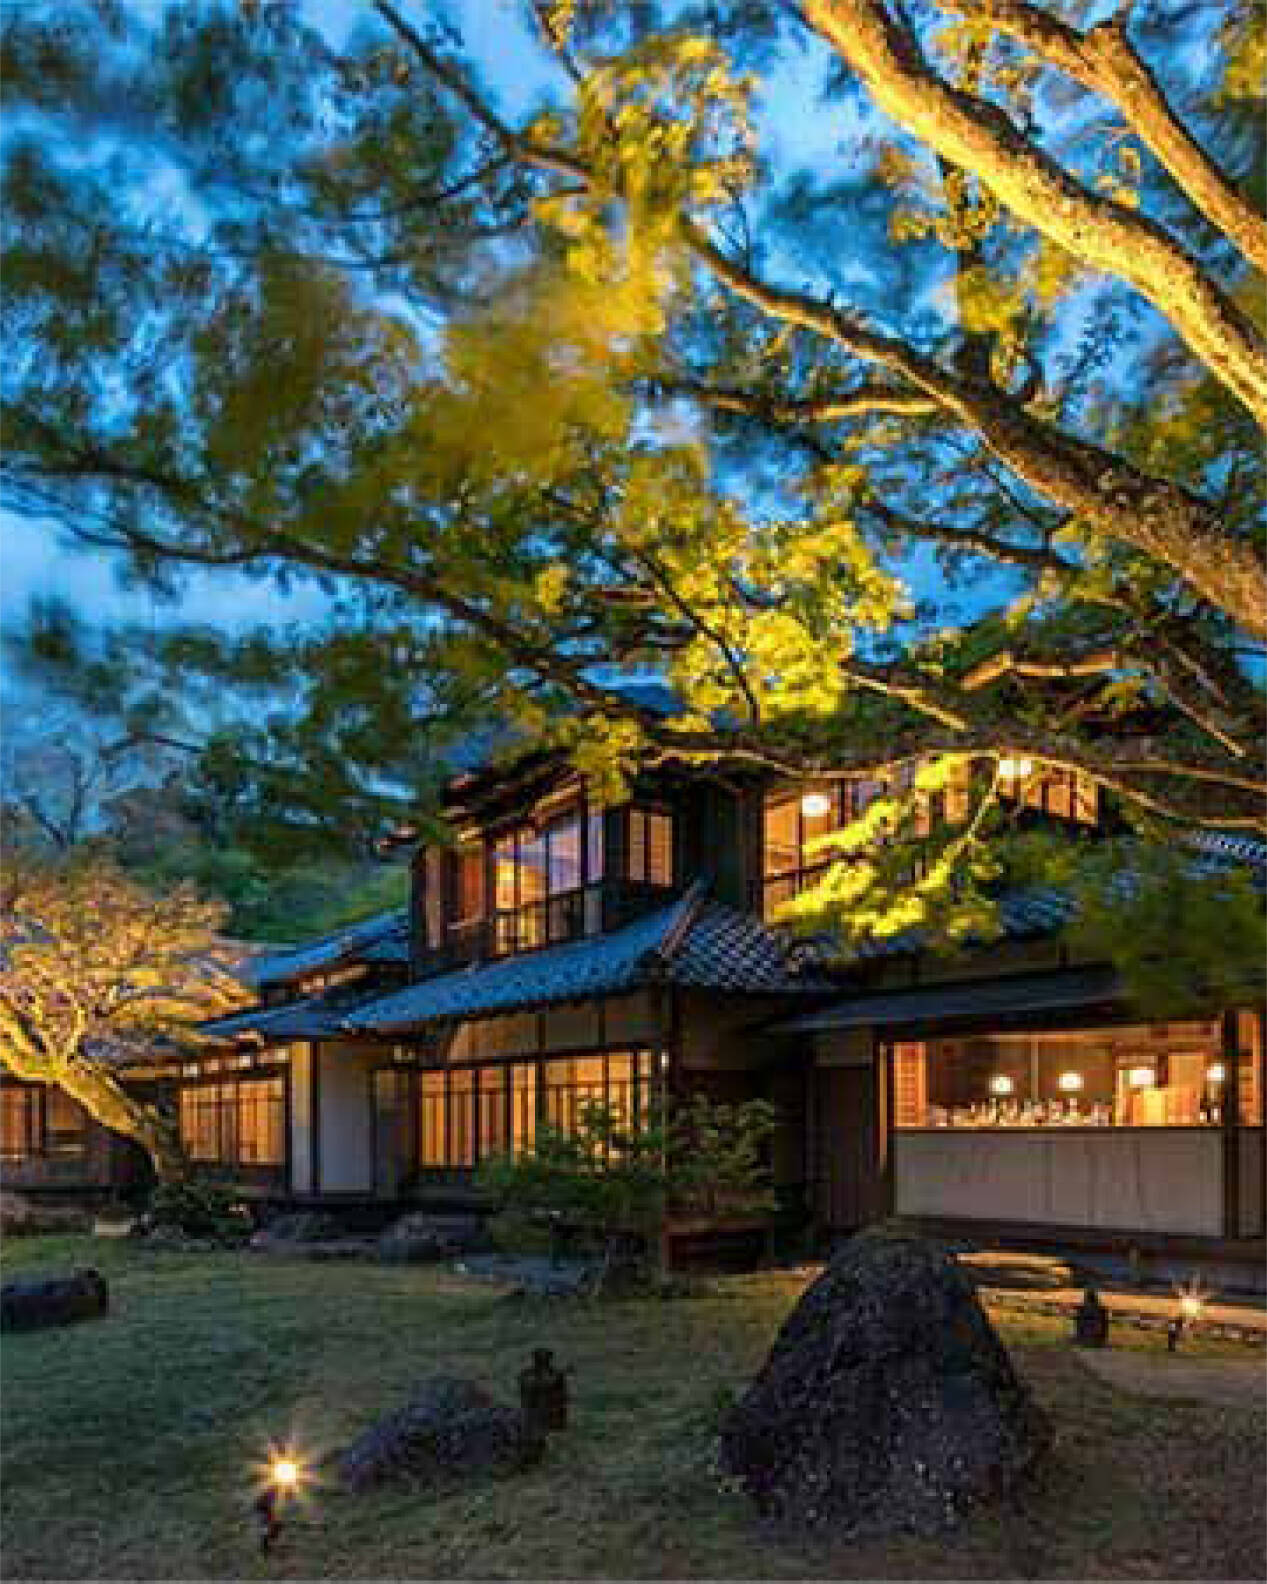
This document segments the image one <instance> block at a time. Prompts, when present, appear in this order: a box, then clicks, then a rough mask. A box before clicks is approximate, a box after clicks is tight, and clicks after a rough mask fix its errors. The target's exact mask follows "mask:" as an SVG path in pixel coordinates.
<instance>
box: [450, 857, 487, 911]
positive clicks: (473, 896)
mask: <svg viewBox="0 0 1267 1584" xmlns="http://www.w3.org/2000/svg"><path fill="white" fill-rule="evenodd" d="M454 869H455V874H454V881H455V884H454V907H455V910H456V914H457V917H456V922H457V923H459V924H465V923H470V922H471V921H472V920H475V919H482V918H483V917H484V849H483V847H482V846H474V847H463V848H461V849H460V850H459V851H458V853H457V855H456V858H455V860H454Z"/></svg>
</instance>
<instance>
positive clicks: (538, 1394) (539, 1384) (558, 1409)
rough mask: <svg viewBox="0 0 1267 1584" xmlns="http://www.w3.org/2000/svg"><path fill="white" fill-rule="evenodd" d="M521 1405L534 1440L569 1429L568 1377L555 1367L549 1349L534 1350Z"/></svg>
mask: <svg viewBox="0 0 1267 1584" xmlns="http://www.w3.org/2000/svg"><path fill="white" fill-rule="evenodd" d="M519 1403H520V1407H521V1408H522V1409H523V1416H524V1423H525V1425H526V1427H527V1429H528V1433H529V1435H530V1436H531V1437H533V1438H534V1439H538V1438H539V1439H541V1440H544V1439H545V1437H546V1435H547V1434H548V1433H549V1432H550V1431H551V1430H566V1429H567V1423H568V1383H567V1376H566V1375H565V1374H564V1372H563V1371H562V1370H561V1369H559V1368H557V1366H556V1365H555V1362H554V1354H553V1353H552V1352H551V1351H550V1349H549V1348H534V1350H533V1354H532V1362H531V1363H530V1364H529V1365H528V1367H527V1369H525V1370H523V1371H521V1373H520V1376H519Z"/></svg>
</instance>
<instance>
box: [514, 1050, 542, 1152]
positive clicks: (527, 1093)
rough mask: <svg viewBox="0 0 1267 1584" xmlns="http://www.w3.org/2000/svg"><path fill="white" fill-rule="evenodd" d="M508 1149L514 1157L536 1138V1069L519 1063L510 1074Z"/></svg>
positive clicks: (530, 1063) (532, 1065) (527, 1063)
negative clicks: (509, 1148)
mask: <svg viewBox="0 0 1267 1584" xmlns="http://www.w3.org/2000/svg"><path fill="white" fill-rule="evenodd" d="M510 1129H511V1131H510V1147H511V1152H512V1153H513V1154H515V1155H519V1154H521V1153H522V1152H523V1151H524V1150H528V1149H531V1148H532V1145H533V1143H534V1141H535V1139H536V1137H537V1068H536V1064H535V1063H532V1062H520V1063H518V1064H517V1065H516V1066H514V1067H512V1068H511V1074H510Z"/></svg>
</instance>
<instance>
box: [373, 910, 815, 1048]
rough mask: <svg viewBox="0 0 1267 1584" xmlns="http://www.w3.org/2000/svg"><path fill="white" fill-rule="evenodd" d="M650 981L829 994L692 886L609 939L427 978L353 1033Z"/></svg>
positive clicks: (777, 947)
mask: <svg viewBox="0 0 1267 1584" xmlns="http://www.w3.org/2000/svg"><path fill="white" fill-rule="evenodd" d="M650 984H674V985H681V986H687V987H693V988H698V989H710V990H730V991H735V992H741V993H748V994H778V993H789V992H791V993H794V992H797V991H802V990H806V989H818V990H820V991H821V990H822V989H823V988H824V985H823V984H822V982H821V981H820V982H817V983H814V982H810V981H807V980H806V979H805V978H804V977H803V976H802V975H799V974H798V973H797V972H796V971H795V967H794V964H793V962H792V960H791V957H790V954H789V952H788V950H787V948H786V947H785V946H784V944H783V943H782V942H781V941H780V940H779V938H778V937H777V936H776V935H775V934H773V932H772V931H770V930H768V929H767V928H766V927H765V925H764V924H762V923H761V922H760V920H758V919H756V918H754V917H752V915H750V914H747V913H741V912H739V911H738V910H737V909H735V908H730V907H726V906H724V905H723V904H721V903H719V902H711V901H708V900H706V899H705V898H704V896H703V894H702V891H701V890H700V889H699V888H694V889H692V891H690V892H688V893H687V895H686V896H684V897H682V898H681V899H680V900H679V901H677V902H674V903H672V904H671V905H670V906H668V907H664V908H660V909H658V910H657V911H656V912H654V913H649V914H647V915H646V916H645V917H643V918H640V919H636V920H635V921H634V922H633V923H631V924H626V925H624V926H623V927H622V928H620V929H617V930H612V931H611V932H610V933H609V934H606V935H596V936H593V937H591V938H590V939H587V940H578V941H570V942H568V943H567V944H566V945H562V946H551V947H547V948H545V949H544V950H542V951H535V952H528V953H525V954H523V955H522V956H518V957H506V958H503V959H502V960H501V961H499V962H493V963H485V964H482V965H477V966H473V967H470V968H462V969H458V970H457V971H456V972H453V973H447V974H441V975H439V976H438V977H436V978H434V979H424V980H422V981H421V982H420V983H418V984H413V985H410V986H409V987H408V988H407V989H404V990H399V991H396V992H395V993H394V994H392V995H388V996H384V997H382V998H381V999H380V1000H378V1001H375V1002H373V1003H371V1004H370V1005H369V1006H367V1007H364V1008H362V1009H361V1010H360V1011H358V1012H356V1013H355V1014H353V1015H352V1016H351V1017H349V1018H348V1019H347V1021H346V1027H347V1028H348V1029H356V1030H365V1031H373V1032H389V1031H393V1030H400V1029H407V1028H416V1027H419V1026H421V1025H423V1024H427V1023H434V1022H440V1021H443V1020H445V1019H448V1018H462V1017H477V1016H481V1015H484V1014H487V1013H492V1012H509V1011H513V1010H519V1009H521V1008H527V1007H534V1006H548V1005H550V1004H553V1003H558V1002H562V1001H577V1000H582V999H584V998H586V997H589V996H599V995H618V994H621V993H623V992H626V991H629V990H636V989H639V988H641V987H642V986H644V985H650Z"/></svg>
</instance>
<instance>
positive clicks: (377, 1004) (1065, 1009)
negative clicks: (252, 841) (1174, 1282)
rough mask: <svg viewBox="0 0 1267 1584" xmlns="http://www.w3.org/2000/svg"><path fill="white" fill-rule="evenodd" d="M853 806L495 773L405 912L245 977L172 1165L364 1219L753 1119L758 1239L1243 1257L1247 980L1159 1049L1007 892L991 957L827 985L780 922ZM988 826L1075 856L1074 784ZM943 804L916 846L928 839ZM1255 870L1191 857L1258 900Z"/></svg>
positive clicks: (1033, 789) (747, 785)
mask: <svg viewBox="0 0 1267 1584" xmlns="http://www.w3.org/2000/svg"><path fill="white" fill-rule="evenodd" d="M880 790H881V789H880V788H879V787H878V786H869V785H868V784H865V783H863V784H859V783H856V782H855V783H849V782H845V781H839V782H834V783H833V782H831V781H830V780H827V781H824V782H822V783H819V784H815V785H813V786H788V785H773V784H771V783H770V782H769V781H768V779H762V778H758V777H755V776H753V777H748V778H738V779H734V780H730V781H728V782H727V783H726V785H724V786H723V785H720V784H719V783H718V782H717V781H715V780H712V779H709V778H707V777H704V776H694V775H690V774H686V773H682V772H674V773H668V772H664V773H660V774H658V775H656V776H654V777H650V776H649V777H646V778H645V779H644V780H643V781H642V782H640V783H639V784H637V785H636V786H635V788H634V790H633V793H632V795H631V797H630V799H629V801H628V802H626V803H624V804H622V805H620V806H616V807H612V806H603V805H601V804H599V803H597V802H596V801H595V800H594V799H593V798H592V797H591V796H590V794H589V792H588V789H587V788H586V786H585V785H584V783H583V782H582V781H581V780H580V779H579V778H578V777H577V776H576V775H575V773H573V772H572V771H571V770H570V769H568V768H567V767H566V766H564V765H562V764H560V763H558V762H555V761H551V760H548V759H545V758H543V757H542V756H530V757H526V758H525V759H523V760H522V761H520V763H519V764H517V765H515V766H513V767H511V768H510V769H502V770H484V771H478V772H474V773H470V774H467V775H464V776H461V777H459V778H457V779H455V781H454V782H453V784H452V787H451V789H450V797H449V804H448V807H447V810H446V813H447V816H448V821H449V824H450V826H451V828H452V829H453V830H455V831H456V832H457V840H456V842H455V843H454V844H452V845H449V846H445V847H439V846H433V847H425V848H422V849H420V850H419V851H418V852H417V853H416V854H415V856H414V859H413V867H412V874H413V884H412V900H411V906H410V910H409V914H408V916H407V917H406V916H405V915H403V914H400V915H397V914H393V915H388V916H384V917H382V918H379V919H375V920H370V921H369V922H367V923H366V924H364V925H362V926H358V927H357V928H356V929H354V930H349V931H344V932H341V933H338V934H336V935H333V936H330V937H326V938H325V939H323V940H321V941H318V942H315V943H313V944H312V945H310V946H307V947H304V948H302V949H299V950H296V951H293V952H289V953H285V954H280V955H277V956H275V957H270V958H264V959H261V960H259V961H257V962H256V963H255V965H254V973H255V978H256V982H257V984H258V986H259V988H260V992H261V993H260V998H259V1004H258V1005H257V1006H256V1007H254V1008H252V1009H251V1010H250V1011H248V1012H245V1013H239V1014H235V1015H234V1016H233V1017H231V1018H226V1019H220V1020H219V1021H217V1022H216V1023H212V1024H208V1025H205V1027H204V1030H203V1033H204V1035H205V1037H206V1039H207V1041H208V1045H207V1054H206V1055H205V1056H204V1057H202V1058H201V1059H200V1060H199V1061H197V1062H196V1063H189V1064H187V1065H186V1068H185V1070H184V1072H183V1074H182V1077H181V1093H180V1118H181V1129H182V1135H183V1137H184V1141H185V1145H186V1148H187V1150H188V1151H189V1153H190V1155H191V1156H192V1157H193V1158H194V1159H195V1160H197V1161H199V1162H201V1163H202V1164H203V1165H204V1166H205V1168H206V1169H208V1170H211V1171H215V1172H218V1173H220V1174H221V1175H224V1176H226V1177H228V1178H230V1179H231V1180H233V1181H235V1182H237V1183H239V1184H240V1185H241V1186H242V1187H243V1188H244V1190H250V1191H253V1192H255V1193H257V1194H260V1195H262V1196H267V1197H270V1198H284V1199H287V1200H301V1201H329V1202H336V1201H337V1202H345V1203H362V1202H365V1203H369V1202H382V1201H396V1200H399V1199H402V1198H405V1199H408V1198H409V1197H410V1196H417V1195H424V1196H425V1195H426V1194H428V1193H429V1192H432V1193H434V1192H435V1191H436V1190H442V1189H445V1188H449V1189H451V1188H452V1187H453V1186H454V1185H456V1184H461V1183H464V1182H466V1181H469V1179H470V1177H471V1175H472V1173H473V1172H474V1171H475V1170H476V1168H477V1167H478V1166H479V1165H480V1163H481V1162H482V1161H484V1160H486V1159H488V1158H489V1157H491V1156H494V1155H500V1154H504V1153H506V1152H514V1151H516V1150H519V1149H522V1148H524V1147H525V1146H526V1145H528V1144H529V1143H530V1142H531V1141H532V1139H533V1137H534V1134H535V1130H536V1127H537V1124H538V1122H539V1121H540V1120H541V1119H543V1118H545V1119H548V1120H549V1121H550V1122H551V1123H553V1124H555V1125H557V1126H562V1127H565V1128H566V1127H567V1126H569V1125H570V1123H571V1122H572V1120H573V1119H574V1118H575V1117H576V1116H577V1114H578V1110H579V1108H580V1107H581V1106H582V1105H583V1104H584V1103H585V1102H586V1101H589V1100H603V1101H606V1102H607V1103H609V1104H612V1105H615V1106H619V1107H620V1108H622V1109H623V1110H624V1111H625V1112H626V1114H627V1115H629V1116H630V1117H631V1118H633V1119H635V1120H636V1119H637V1117H638V1115H639V1113H640V1110H641V1109H642V1108H643V1107H645V1106H646V1105H647V1104H648V1103H649V1101H650V1097H651V1096H652V1095H655V1094H658V1093H662V1092H663V1093H669V1094H674V1093H677V1094H681V1093H690V1092H703V1093H706V1094H709V1095H712V1096H715V1097H720V1098H727V1099H739V1098H747V1097H756V1096H762V1097H765V1098H768V1099H770V1100H772V1101H773V1102H774V1104H775V1105H776V1107H777V1110H778V1114H779V1118H780V1121H779V1127H778V1132H777V1136H776V1144H775V1159H774V1168H775V1175H776V1178H777V1183H778V1188H779V1192H780V1196H781V1198H782V1201H783V1203H784V1206H785V1212H786V1219H787V1220H789V1221H795V1220H798V1219H799V1220H800V1221H801V1222H802V1223H803V1224H804V1225H805V1226H806V1227H807V1228H809V1229H811V1231H812V1232H813V1233H814V1234H815V1235H817V1236H818V1237H819V1238H820V1239H822V1240H826V1239H828V1238H829V1237H830V1236H832V1235H835V1234H839V1233H843V1232H847V1231H849V1230H852V1229H854V1228H856V1227H857V1226H860V1225H862V1224H864V1223H866V1222H867V1221H870V1220H873V1219H875V1218H877V1217H879V1216H882V1215H887V1214H891V1213H896V1214H898V1215H901V1216H904V1217H907V1218H910V1219H912V1220H913V1221H917V1222H920V1223H924V1224H929V1225H935V1226H936V1227H938V1228H941V1229H949V1230H958V1231H965V1232H973V1233H977V1234H979V1235H982V1236H987V1237H998V1236H1005V1235H1008V1236H1016V1237H1020V1238H1027V1239H1047V1240H1053V1241H1058V1242H1061V1243H1065V1244H1075V1243H1093V1244H1095V1243H1099V1244H1105V1243H1107V1244H1112V1245H1116V1246H1126V1245H1136V1246H1139V1247H1146V1246H1156V1247H1162V1248H1174V1249H1182V1248H1188V1247H1200V1248H1203V1249H1207V1250H1213V1249H1225V1250H1226V1249H1231V1248H1235V1249H1241V1250H1245V1251H1250V1252H1252V1250H1253V1248H1254V1246H1255V1242H1256V1240H1261V1239H1262V1237H1263V1232H1264V1200H1265V1196H1267V1177H1265V1175H1264V1172H1265V1164H1264V1149H1263V1049H1262V1048H1263V1010H1262V988H1261V986H1248V987H1246V991H1245V994H1244V996H1243V997H1240V998H1237V999H1236V1002H1235V1004H1232V1005H1226V1004H1205V1003H1198V1011H1197V1013H1196V1014H1195V1015H1192V1016H1189V1017H1186V1018H1184V1019H1182V1020H1179V1021H1169V1022H1160V1021H1155V1020H1149V1019H1148V1018H1147V1017H1146V1016H1145V1015H1144V1014H1143V1013H1142V1012H1141V1011H1140V1010H1138V1009H1136V1008H1133V1007H1132V1005H1131V1004H1130V1001H1129V998H1128V996H1127V994H1126V990H1125V987H1124V986H1123V985H1122V983H1121V982H1120V980H1119V979H1118V977H1117V976H1116V974H1115V973H1114V971H1113V970H1112V968H1111V967H1110V966H1109V965H1108V964H1105V963H1102V962H1093V961H1079V960H1076V959H1075V958H1074V957H1073V956H1071V953H1070V949H1069V947H1068V945H1067V944H1066V941H1065V938H1064V935H1063V925H1064V924H1065V922H1066V920H1067V914H1068V904H1067V902H1066V900H1065V899H1064V898H1062V897H1061V896H1059V895H1057V894H1056V893H1054V892H1029V893H1025V894H1016V895H1010V896H1007V897H1005V898H1004V899H1003V900H1002V904H1001V925H1002V934H1001V936H1000V938H999V939H997V940H994V941H991V942H989V943H988V944H982V945H981V946H980V947H978V948H977V949H975V950H968V951H965V952H963V953H961V954H960V955H959V956H958V957H957V958H954V959H948V958H945V957H942V956H938V955H936V954H935V953H933V952H931V951H929V950H928V949H926V943H925V942H923V941H921V940H920V939H919V938H918V937H917V936H915V935H911V934H908V935H906V936H901V937H897V938H895V939H888V940H885V941H883V942H876V943H874V944H872V945H870V946H868V947H864V948H863V949H861V951H859V952H858V953H857V954H856V955H855V956H854V957H853V958H852V959H851V960H850V961H849V962H848V963H847V964H844V965H841V964H840V963H839V962H838V961H835V960H833V954H832V953H830V952H826V953H825V952H824V951H823V950H821V949H815V948H814V947H812V946H808V945H806V944H805V943H797V942H796V941H794V940H793V939H792V938H791V937H789V936H788V935H787V934H786V932H784V931H783V930H782V929H780V928H779V927H778V925H777V923H776V913H777V909H778V907H779V905H780V904H781V903H782V902H783V901H785V900H786V899H787V898H788V897H790V896H792V895H795V894H796V893H797V892H798V891H799V890H800V889H801V888H802V887H804V886H805V885H807V884H808V883H809V882H810V881H811V880H812V879H813V878H814V876H815V874H816V873H817V871H818V869H819V867H820V865H821V860H820V859H819V858H818V857H817V856H816V850H815V848H814V846H813V842H814V838H815V837H817V836H820V835H822V834H824V833H825V832H827V831H829V830H831V829H832V828H835V827H838V826H840V825H842V824H844V823H846V822H847V821H849V820H850V819H852V818H854V817H856V815H857V814H858V813H859V812H860V810H861V808H862V807H863V806H865V803H866V802H867V801H868V800H869V798H871V797H873V796H875V795H877V793H878V792H879V791H880ZM1012 795H1013V797H1014V799H1015V801H1016V804H1017V808H1018V813H1021V814H1025V815H1026V816H1027V817H1033V818H1038V819H1042V820H1045V821H1047V822H1049V823H1055V824H1057V825H1061V826H1064V827H1065V828H1066V829H1067V830H1068V831H1069V833H1070V835H1071V838H1073V837H1075V836H1077V835H1078V834H1079V833H1082V834H1084V835H1086V836H1089V837H1093V836H1094V832H1095V830H1096V828H1097V826H1098V824H1099V822H1100V818H1101V811H1100V808H1099V806H1098V801H1097V794H1096V791H1095V788H1094V787H1093V786H1092V785H1091V784H1090V783H1089V782H1083V781H1082V780H1081V779H1079V778H1077V777H1074V776H1071V775H1048V774H1044V773H1042V772H1031V773H1027V774H1026V775H1024V776H1022V777H1019V778H1018V779H1017V781H1016V784H1015V786H1014V788H1013V791H1012ZM958 796H959V794H957V793H956V792H955V791H954V790H953V789H952V790H951V791H948V792H944V793H939V794H937V795H936V796H935V797H930V799H929V803H928V808H927V811H926V817H927V819H928V821H930V822H932V821H936V820H942V819H949V820H954V819H955V818H956V817H958V810H957V807H956V799H957V797H958ZM1265 860H1267V849H1264V848H1263V847H1262V846H1261V845H1260V844H1258V843H1255V842H1250V841H1241V840H1237V839H1232V838H1205V839H1203V840H1201V841H1195V840H1194V844H1193V861H1194V863H1195V864H1197V865H1204V866H1206V868H1207V870H1208V871H1209V872H1213V871H1214V870H1215V869H1217V868H1218V867H1219V866H1222V865H1228V864H1237V865H1248V866H1249V867H1251V868H1254V869H1257V870H1258V871H1259V872H1261V869H1262V867H1263V865H1264V861H1265Z"/></svg>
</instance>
